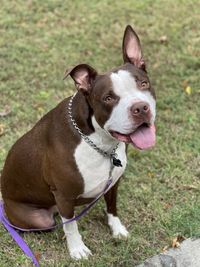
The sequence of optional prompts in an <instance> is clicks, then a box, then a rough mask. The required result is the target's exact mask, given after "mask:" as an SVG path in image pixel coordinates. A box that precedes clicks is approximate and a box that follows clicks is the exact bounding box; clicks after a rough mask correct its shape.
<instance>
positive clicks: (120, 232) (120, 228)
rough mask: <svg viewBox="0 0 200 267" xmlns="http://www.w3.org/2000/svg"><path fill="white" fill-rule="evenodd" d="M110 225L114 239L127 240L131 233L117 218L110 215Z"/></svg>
mask: <svg viewBox="0 0 200 267" xmlns="http://www.w3.org/2000/svg"><path fill="white" fill-rule="evenodd" d="M108 225H109V226H110V228H111V231H112V234H113V237H114V238H127V237H128V235H129V233H128V231H127V230H126V227H125V226H124V225H123V224H122V223H121V221H120V219H119V218H118V217H117V216H113V215H112V214H109V213H108Z"/></svg>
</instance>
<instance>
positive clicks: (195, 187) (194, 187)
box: [183, 184, 200, 190]
mask: <svg viewBox="0 0 200 267" xmlns="http://www.w3.org/2000/svg"><path fill="white" fill-rule="evenodd" d="M183 188H184V189H187V190H192V189H195V190H198V189H200V188H198V187H197V186H196V185H193V184H184V185H183Z"/></svg>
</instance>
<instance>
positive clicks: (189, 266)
mask: <svg viewBox="0 0 200 267" xmlns="http://www.w3.org/2000/svg"><path fill="white" fill-rule="evenodd" d="M137 267H200V239H191V238H190V239H187V240H185V241H184V242H182V243H181V246H180V247H179V248H174V249H169V250H168V251H166V252H165V253H162V254H159V255H157V256H154V257H153V258H150V259H147V260H146V261H145V262H144V263H143V264H140V265H138V266H137Z"/></svg>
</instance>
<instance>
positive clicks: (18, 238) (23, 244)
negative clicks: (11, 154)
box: [0, 178, 112, 267]
mask: <svg viewBox="0 0 200 267" xmlns="http://www.w3.org/2000/svg"><path fill="white" fill-rule="evenodd" d="M111 184H112V178H110V179H109V180H108V182H107V184H106V186H105V188H104V190H103V191H102V192H101V193H100V194H99V195H98V196H97V197H96V198H95V199H94V200H93V201H92V202H91V203H90V204H88V205H87V206H86V207H85V208H84V209H83V210H82V211H81V212H80V213H79V214H78V215H77V216H75V217H73V218H72V219H70V220H68V221H66V222H64V223H59V224H56V225H54V226H52V227H47V228H40V229H36V228H33V229H24V228H20V227H17V226H15V225H13V224H11V223H10V222H9V221H8V219H7V218H6V216H5V212H4V207H3V206H4V205H3V201H0V222H1V223H2V224H3V225H4V227H5V228H6V229H7V231H8V232H9V233H10V235H11V236H12V238H13V239H14V240H15V242H16V243H17V244H18V246H19V247H20V248H21V250H22V251H23V252H24V253H25V254H26V255H27V256H28V257H30V258H31V259H32V262H33V264H34V265H35V266H36V267H40V265H39V262H38V260H37V259H36V257H35V255H34V254H33V252H32V251H31V249H30V248H29V246H28V245H27V244H26V242H25V241H24V239H23V238H22V237H21V236H20V234H19V233H18V232H17V231H16V230H20V231H23V232H34V231H35V232H36V231H37V232H38V231H45V230H53V229H55V228H58V227H61V226H63V225H64V224H67V223H70V222H73V221H77V220H79V219H80V218H81V217H82V216H83V215H85V214H86V213H87V212H88V210H89V209H90V208H91V207H92V206H94V204H95V203H96V202H97V201H98V200H99V199H100V198H101V197H102V196H103V195H104V194H105V193H106V192H107V191H108V190H109V189H110V185H111ZM15 229H16V230H15Z"/></svg>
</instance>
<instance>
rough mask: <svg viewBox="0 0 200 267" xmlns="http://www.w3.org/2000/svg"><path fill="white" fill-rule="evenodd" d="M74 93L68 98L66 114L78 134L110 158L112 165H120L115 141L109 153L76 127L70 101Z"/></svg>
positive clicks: (71, 101)
mask: <svg viewBox="0 0 200 267" xmlns="http://www.w3.org/2000/svg"><path fill="white" fill-rule="evenodd" d="M75 95H76V94H74V95H73V96H71V98H70V100H69V104H68V116H69V118H70V121H71V122H72V125H73V126H74V128H75V129H76V130H77V132H78V133H79V134H80V136H81V137H82V138H83V139H84V140H85V142H86V143H87V144H88V145H90V146H91V147H92V148H93V149H94V150H96V151H97V152H98V153H99V154H101V155H102V156H104V157H106V158H110V160H111V162H112V164H113V166H116V167H122V163H121V161H120V160H119V159H117V153H116V150H117V148H118V146H119V143H117V145H116V146H115V147H114V148H113V150H112V152H111V153H108V152H106V151H104V150H102V149H101V148H99V147H98V146H97V145H95V143H94V142H93V141H92V140H91V139H90V138H89V137H88V136H87V135H85V134H84V133H83V132H82V131H81V129H80V128H79V127H78V125H77V123H76V121H75V120H74V118H73V116H72V103H73V99H74V97H75Z"/></svg>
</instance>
